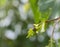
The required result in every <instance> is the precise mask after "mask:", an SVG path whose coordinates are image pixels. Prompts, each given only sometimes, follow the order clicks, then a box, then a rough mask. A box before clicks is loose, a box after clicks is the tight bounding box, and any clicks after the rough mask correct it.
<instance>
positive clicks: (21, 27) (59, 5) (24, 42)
mask: <svg viewBox="0 0 60 47" xmlns="http://www.w3.org/2000/svg"><path fill="white" fill-rule="evenodd" d="M32 1H33V0H32ZM37 1H38V9H39V11H41V12H42V17H47V16H48V14H47V13H48V12H49V11H50V14H49V20H50V19H55V18H58V17H59V16H60V0H37ZM46 14H47V15H46ZM37 16H38V15H37ZM33 24H34V14H33V12H32V9H31V7H30V2H29V0H0V47H49V46H47V45H48V44H49V43H50V41H49V40H50V37H51V31H52V30H53V26H52V24H51V23H49V24H48V25H47V26H48V28H47V30H46V32H44V33H43V34H38V35H35V36H33V37H31V38H26V36H27V32H28V30H29V29H30V28H33ZM54 31H55V32H54V35H53V39H54V40H55V43H54V44H53V45H54V47H60V23H59V22H58V23H57V24H56V26H55V30H54Z"/></svg>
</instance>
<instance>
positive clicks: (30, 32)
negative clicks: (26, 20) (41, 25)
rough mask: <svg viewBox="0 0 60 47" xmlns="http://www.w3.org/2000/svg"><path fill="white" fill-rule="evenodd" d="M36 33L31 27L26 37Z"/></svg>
mask: <svg viewBox="0 0 60 47" xmlns="http://www.w3.org/2000/svg"><path fill="white" fill-rule="evenodd" d="M34 34H35V32H34V31H33V29H29V31H28V35H27V37H26V38H30V37H32V36H33V35H34Z"/></svg>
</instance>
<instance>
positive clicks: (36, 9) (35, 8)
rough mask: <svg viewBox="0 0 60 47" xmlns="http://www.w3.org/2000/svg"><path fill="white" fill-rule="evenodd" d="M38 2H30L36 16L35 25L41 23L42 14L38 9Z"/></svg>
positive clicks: (36, 0) (32, 0) (33, 0)
mask: <svg viewBox="0 0 60 47" xmlns="http://www.w3.org/2000/svg"><path fill="white" fill-rule="evenodd" d="M37 2H38V0H30V5H31V8H32V11H33V14H34V21H35V23H38V22H39V21H40V16H41V14H40V12H39V9H38V4H37Z"/></svg>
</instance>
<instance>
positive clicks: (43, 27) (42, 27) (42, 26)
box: [40, 22, 45, 32]
mask: <svg viewBox="0 0 60 47" xmlns="http://www.w3.org/2000/svg"><path fill="white" fill-rule="evenodd" d="M40 32H45V22H42V24H41V31H40Z"/></svg>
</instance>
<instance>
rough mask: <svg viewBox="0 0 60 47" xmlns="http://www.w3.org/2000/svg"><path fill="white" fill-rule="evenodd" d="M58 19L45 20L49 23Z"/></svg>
mask: <svg viewBox="0 0 60 47" xmlns="http://www.w3.org/2000/svg"><path fill="white" fill-rule="evenodd" d="M59 19H60V17H58V18H56V19H52V20H47V21H46V22H51V21H56V20H59Z"/></svg>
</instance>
